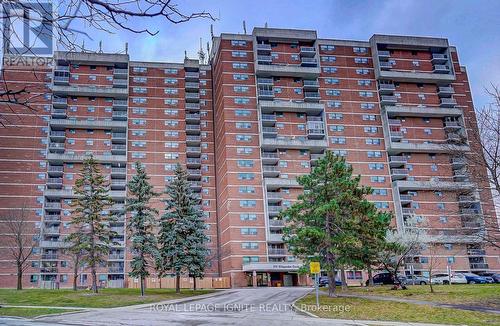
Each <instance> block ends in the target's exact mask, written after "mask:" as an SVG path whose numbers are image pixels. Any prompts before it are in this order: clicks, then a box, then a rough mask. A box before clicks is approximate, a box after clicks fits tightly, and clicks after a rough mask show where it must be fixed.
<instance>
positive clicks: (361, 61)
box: [354, 58, 368, 63]
mask: <svg viewBox="0 0 500 326" xmlns="http://www.w3.org/2000/svg"><path fill="white" fill-rule="evenodd" d="M354 62H355V63H368V58H354Z"/></svg>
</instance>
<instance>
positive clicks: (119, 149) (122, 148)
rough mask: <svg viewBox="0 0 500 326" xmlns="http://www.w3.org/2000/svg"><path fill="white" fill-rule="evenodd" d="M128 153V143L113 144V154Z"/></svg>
mask: <svg viewBox="0 0 500 326" xmlns="http://www.w3.org/2000/svg"><path fill="white" fill-rule="evenodd" d="M126 153H127V145H125V144H112V145H111V154H118V155H125V154H126Z"/></svg>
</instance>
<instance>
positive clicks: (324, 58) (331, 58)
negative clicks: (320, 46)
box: [321, 55, 337, 62]
mask: <svg viewBox="0 0 500 326" xmlns="http://www.w3.org/2000/svg"><path fill="white" fill-rule="evenodd" d="M335 61H337V57H335V56H333V55H322V56H321V62H335Z"/></svg>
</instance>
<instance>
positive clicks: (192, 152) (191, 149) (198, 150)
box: [186, 146, 201, 157]
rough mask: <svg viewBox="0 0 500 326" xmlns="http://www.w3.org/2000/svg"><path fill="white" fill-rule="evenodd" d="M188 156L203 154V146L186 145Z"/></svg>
mask: <svg viewBox="0 0 500 326" xmlns="http://www.w3.org/2000/svg"><path fill="white" fill-rule="evenodd" d="M186 156H187V157H200V156H201V148H200V147H196V146H192V147H191V146H188V147H186Z"/></svg>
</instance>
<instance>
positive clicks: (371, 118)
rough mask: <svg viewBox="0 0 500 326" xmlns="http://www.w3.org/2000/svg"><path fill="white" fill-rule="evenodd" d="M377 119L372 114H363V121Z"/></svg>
mask: <svg viewBox="0 0 500 326" xmlns="http://www.w3.org/2000/svg"><path fill="white" fill-rule="evenodd" d="M375 120H377V117H376V116H375V115H374V114H363V121H375Z"/></svg>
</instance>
